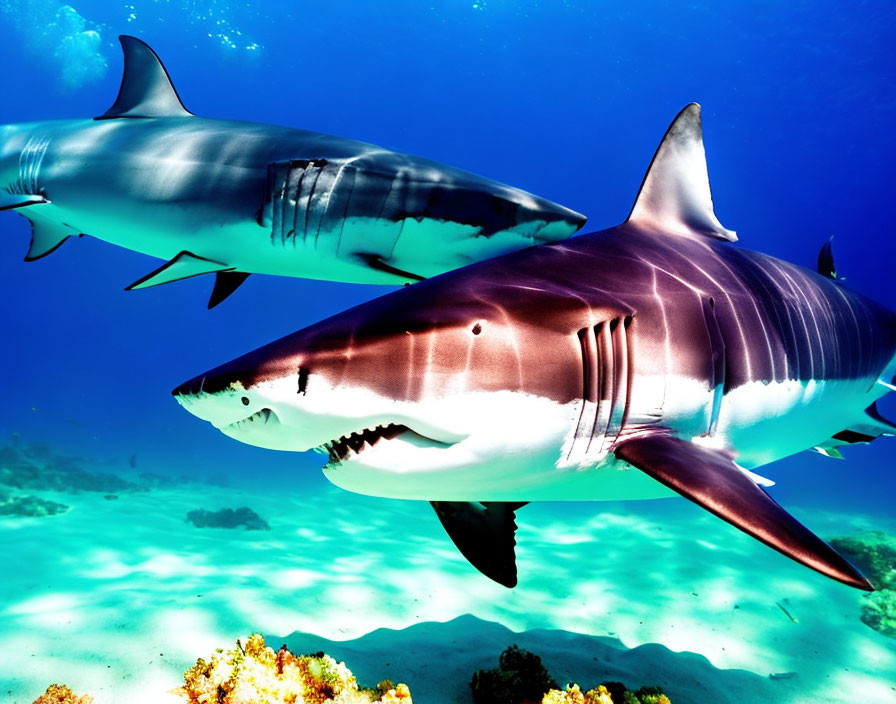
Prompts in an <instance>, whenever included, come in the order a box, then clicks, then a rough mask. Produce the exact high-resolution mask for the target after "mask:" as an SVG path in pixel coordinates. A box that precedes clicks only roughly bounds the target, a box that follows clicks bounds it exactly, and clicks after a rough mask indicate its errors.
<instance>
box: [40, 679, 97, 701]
mask: <svg viewBox="0 0 896 704" xmlns="http://www.w3.org/2000/svg"><path fill="white" fill-rule="evenodd" d="M33 704H93V698H92V697H88V696H87V695H86V694H84V695H81V696H80V697H79V696H78V695H77V694H75V693H74V692H73V691H72V690H70V689H69V688H68V687H66V686H65V685H64V684H51V685H50V686H49V687H47V691H46V692H44V693H43V694H41V695H40V696H39V697H38V698H37V699H35V700H34V702H33Z"/></svg>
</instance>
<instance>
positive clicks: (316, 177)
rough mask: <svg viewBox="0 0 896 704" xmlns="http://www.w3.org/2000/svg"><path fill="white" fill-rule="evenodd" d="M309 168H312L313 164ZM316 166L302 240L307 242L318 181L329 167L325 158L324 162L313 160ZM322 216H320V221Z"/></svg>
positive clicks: (306, 209)
mask: <svg viewBox="0 0 896 704" xmlns="http://www.w3.org/2000/svg"><path fill="white" fill-rule="evenodd" d="M308 168H309V169H310V168H312V166H311V165H309V166H308ZM313 168H314V180H313V181H312V182H311V186H310V187H309V188H308V202H307V203H306V204H305V230H304V233H303V235H302V241H303V242H306V241H307V240H308V224H309V222H310V221H311V211H312V209H313V208H314V207H315V206H314V193H315V191H316V190H317V183H318V181H320V177H321V175H323V173H324V172H325V170H326V168H327V162H326V161H325V160H324V161H323V164H320V163H317V162H313ZM319 220H320V218H318V221H319Z"/></svg>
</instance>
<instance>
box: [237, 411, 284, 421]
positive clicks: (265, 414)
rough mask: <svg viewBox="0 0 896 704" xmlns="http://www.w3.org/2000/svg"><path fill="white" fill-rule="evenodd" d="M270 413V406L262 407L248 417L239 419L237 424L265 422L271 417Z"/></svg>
mask: <svg viewBox="0 0 896 704" xmlns="http://www.w3.org/2000/svg"><path fill="white" fill-rule="evenodd" d="M272 413H273V412H272V411H271V409H270V408H262V409H261V410H260V411H258V412H256V413H253V414H252V415H251V416H249V417H248V418H243V420H241V421H239V424H243V423H254V422H255V421H263V422H264V423H267V422H268V421H269V420H270V419H271V415H272ZM275 417H276V416H275Z"/></svg>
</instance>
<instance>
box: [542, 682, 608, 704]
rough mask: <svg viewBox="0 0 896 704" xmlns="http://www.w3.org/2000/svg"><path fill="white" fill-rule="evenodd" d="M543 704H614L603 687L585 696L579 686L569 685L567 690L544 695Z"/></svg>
mask: <svg viewBox="0 0 896 704" xmlns="http://www.w3.org/2000/svg"><path fill="white" fill-rule="evenodd" d="M541 704H613V698H612V697H611V696H610V693H609V692H608V691H607V688H606V687H604V686H603V685H599V686H598V687H596V688H595V689H591V690H588V691H587V692H585V693H584V694H583V693H582V690H581V688H580V687H579V685H577V684H568V685H566V689H565V690H562V689H552V690H551V691H549V692H548V693H547V694H545V695H544V698H543V699H542V700H541Z"/></svg>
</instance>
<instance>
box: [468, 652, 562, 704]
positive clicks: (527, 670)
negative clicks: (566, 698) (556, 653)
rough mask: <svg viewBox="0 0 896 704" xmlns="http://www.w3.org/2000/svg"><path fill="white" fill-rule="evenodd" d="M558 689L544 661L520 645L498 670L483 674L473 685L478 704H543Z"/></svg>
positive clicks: (504, 656) (506, 654) (505, 655)
mask: <svg viewBox="0 0 896 704" xmlns="http://www.w3.org/2000/svg"><path fill="white" fill-rule="evenodd" d="M556 688H557V683H556V682H555V681H554V679H553V678H552V677H551V675H550V674H549V673H548V671H547V669H546V668H545V666H544V665H543V664H542V662H541V658H540V657H538V656H537V655H535V654H534V653H530V652H529V651H528V650H522V649H521V648H519V647H517V646H516V645H511V646H510V647H509V648H507V649H506V650H505V651H504V652H503V653H501V657H500V658H499V659H498V667H497V669H492V670H479V671H478V672H476V673H474V674H473V679H472V681H471V682H470V689H471V690H472V691H473V702H474V704H521V702H540V701H541V698H542V697H543V696H544V695H545V693H546V692H548V691H549V690H552V689H556Z"/></svg>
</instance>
